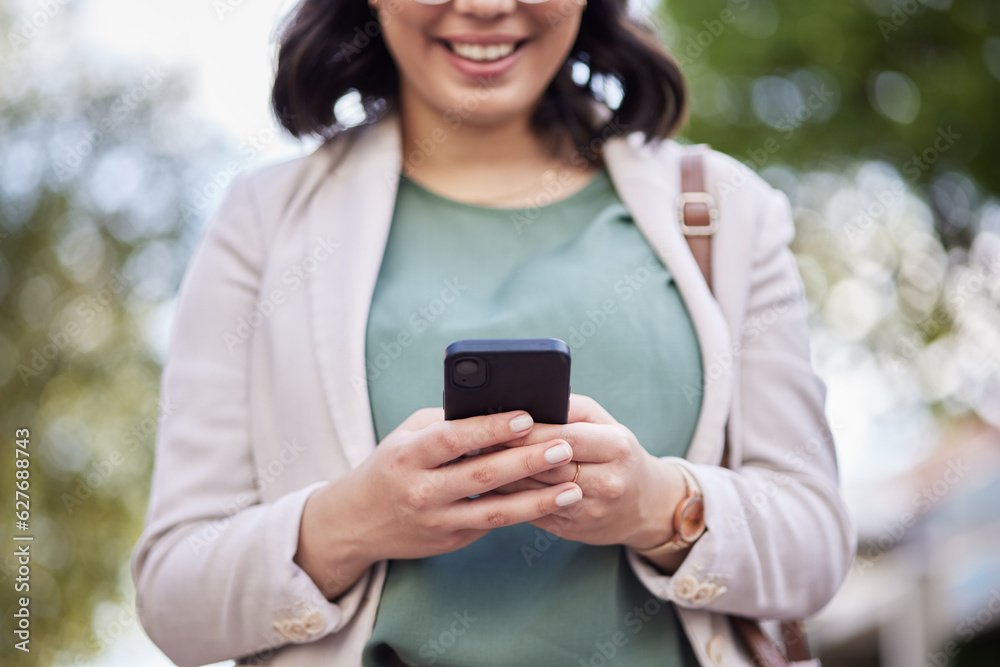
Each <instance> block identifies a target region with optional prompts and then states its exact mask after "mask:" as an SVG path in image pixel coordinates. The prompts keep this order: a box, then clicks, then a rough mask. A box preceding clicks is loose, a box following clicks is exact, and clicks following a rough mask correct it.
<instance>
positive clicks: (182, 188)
mask: <svg viewBox="0 0 1000 667" xmlns="http://www.w3.org/2000/svg"><path fill="white" fill-rule="evenodd" d="M66 11H70V10H69V9H66ZM12 27H13V22H12V20H11V19H10V18H9V17H6V16H4V15H3V13H2V12H0V34H2V35H4V39H3V40H0V405H2V406H3V408H2V413H0V443H2V444H0V453H2V455H0V480H2V482H0V488H3V489H5V500H4V502H5V507H6V508H5V512H6V513H7V516H5V517H4V520H3V521H0V526H2V528H0V543H2V544H3V551H2V553H0V613H2V614H3V617H4V618H5V619H6V621H5V623H4V627H5V628H7V629H8V630H5V631H4V632H3V633H2V634H0V655H3V656H4V658H3V663H4V664H5V665H13V664H25V665H48V664H85V663H86V661H87V659H88V658H90V657H92V656H93V655H95V654H97V653H99V652H100V651H101V650H102V649H103V648H104V647H106V646H108V645H110V644H111V643H112V642H113V641H114V640H115V639H117V638H118V637H119V636H121V635H122V634H124V633H126V632H130V631H134V630H135V628H136V627H137V620H136V615H135V612H134V603H133V600H132V599H131V595H130V593H128V591H129V589H130V586H131V583H130V575H129V570H128V557H129V554H130V552H131V549H132V546H133V545H134V543H135V540H136V539H137V538H138V535H139V533H140V531H141V529H142V523H143V519H144V514H145V508H146V503H147V500H148V496H149V478H150V470H151V466H152V450H153V441H154V434H155V431H156V424H157V419H158V413H159V412H160V408H161V406H160V405H159V403H158V394H159V376H160V361H161V360H160V359H159V358H158V355H157V353H156V351H155V349H154V346H153V345H151V343H150V341H151V340H156V339H158V338H161V337H162V336H161V331H160V329H161V328H162V323H163V321H164V316H165V314H166V313H165V311H164V310H163V309H162V308H161V305H162V304H163V303H164V302H166V301H167V300H168V299H169V298H171V297H172V296H173V294H174V292H175V291H176V289H177V286H178V283H179V278H180V275H181V272H182V270H183V267H184V265H185V263H186V261H187V257H188V255H189V254H190V251H191V247H192V245H193V243H194V241H195V237H196V236H197V233H198V228H197V227H196V226H192V225H191V224H190V223H189V222H188V221H185V220H183V219H182V217H181V215H180V213H179V211H180V206H181V204H182V203H183V202H185V201H187V199H188V196H189V195H188V193H190V192H191V191H192V190H193V186H194V185H196V184H197V183H198V182H200V181H198V180H197V178H198V177H197V175H196V174H197V172H196V170H194V169H192V165H197V164H198V160H193V159H192V158H191V155H192V154H195V153H196V152H197V151H198V149H199V148H200V149H201V151H202V159H210V158H211V157H212V156H218V154H219V153H218V151H217V150H216V148H215V141H216V140H215V139H213V138H211V136H210V135H209V134H208V133H205V132H204V128H203V127H199V126H198V124H197V123H194V122H191V119H190V115H189V113H188V112H187V111H186V110H185V109H184V106H183V105H184V103H185V101H186V99H187V97H188V95H187V92H186V90H185V88H184V86H183V85H182V84H180V83H179V79H180V78H181V77H179V76H176V75H168V74H167V73H166V72H164V71H163V70H162V68H157V67H147V66H143V67H141V68H137V69H129V67H128V66H120V69H115V70H113V71H109V70H108V69H107V67H106V64H105V63H98V62H91V61H90V60H89V59H88V58H85V57H81V56H80V54H81V53H83V50H82V49H81V48H80V45H79V44H74V42H73V39H74V37H73V35H72V34H71V33H68V32H65V23H64V24H62V25H60V24H59V23H58V22H57V21H55V20H53V21H52V22H51V23H50V24H49V25H48V26H47V27H46V28H45V29H44V31H39V35H38V36H37V37H33V39H37V40H39V41H41V40H54V41H55V42H56V43H60V42H61V44H60V46H61V47H63V48H64V50H63V51H60V50H59V49H49V50H46V49H34V50H30V47H31V46H33V45H31V44H29V45H28V46H27V47H25V48H23V49H15V48H14V46H17V45H14V46H12V42H9V41H8V40H7V38H6V36H7V35H9V34H12ZM48 44H50V45H51V42H48ZM60 54H61V55H60ZM15 71H16V74H15ZM199 132H201V133H202V135H204V136H199ZM163 407H169V406H163ZM17 429H28V430H29V431H30V444H29V445H28V448H27V450H28V452H29V457H30V458H29V459H28V460H29V461H30V468H28V470H29V474H30V477H29V482H30V487H29V489H28V494H29V496H30V519H29V521H28V524H29V528H28V530H27V531H22V530H17V529H16V526H15V524H14V521H13V516H11V515H13V510H14V506H13V503H14V498H13V496H14V480H15V452H14V447H15V431H16V430H17ZM12 533H15V534H19V535H30V536H33V537H34V540H33V541H32V542H30V543H15V542H14V541H13V540H12ZM19 544H30V550H31V561H30V580H29V582H28V583H29V584H30V590H29V591H27V592H16V591H15V586H14V584H15V579H16V577H17V576H18V575H17V571H18V563H17V560H16V559H15V557H14V548H15V546H18V545H19ZM21 596H28V597H29V598H30V606H29V611H30V622H31V625H30V631H31V637H30V644H29V646H30V648H31V653H30V654H26V653H22V652H21V651H18V650H15V649H14V647H13V644H14V641H15V636H14V634H13V633H12V632H11V631H9V629H10V628H11V627H12V626H11V624H10V622H11V619H13V614H14V612H15V610H16V609H17V608H18V598H19V597H21ZM97 608H100V609H101V613H100V614H98V615H96V616H95V614H94V611H95V609H97Z"/></svg>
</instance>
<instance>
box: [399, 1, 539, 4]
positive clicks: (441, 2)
mask: <svg viewBox="0 0 1000 667" xmlns="http://www.w3.org/2000/svg"><path fill="white" fill-rule="evenodd" d="M413 1H414V2H418V3H420V4H421V5H443V4H445V3H446V2H451V0H413ZM548 1H549V0H518V2H523V3H524V4H526V5H540V4H542V3H543V2H548Z"/></svg>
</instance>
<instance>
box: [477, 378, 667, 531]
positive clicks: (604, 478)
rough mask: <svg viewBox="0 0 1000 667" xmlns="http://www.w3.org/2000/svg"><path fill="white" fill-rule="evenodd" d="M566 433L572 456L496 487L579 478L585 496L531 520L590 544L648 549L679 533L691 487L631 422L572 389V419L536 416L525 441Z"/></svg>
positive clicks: (535, 485) (563, 436)
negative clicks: (545, 420)
mask: <svg viewBox="0 0 1000 667" xmlns="http://www.w3.org/2000/svg"><path fill="white" fill-rule="evenodd" d="M557 438H561V439H563V440H565V441H566V442H568V443H569V444H570V446H571V447H572V448H573V460H572V461H570V462H569V463H567V464H565V465H562V466H559V467H558V468H553V469H552V470H549V471H546V472H544V473H540V474H538V475H535V476H534V477H529V478H526V479H523V480H520V481H518V482H514V483H511V484H508V485H506V486H503V487H500V488H497V489H495V492H496V493H513V492H516V491H521V490H524V489H530V488H540V487H543V486H549V485H552V484H561V483H563V482H571V481H573V477H574V476H575V475H576V473H577V464H579V466H580V468H579V470H580V474H579V477H578V478H577V479H576V483H577V484H578V485H579V486H580V488H581V489H582V490H583V500H581V501H579V502H578V503H576V504H575V505H573V506H572V507H568V508H566V510H563V511H558V512H554V513H552V514H549V515H548V516H544V517H542V518H540V519H537V520H535V521H532V522H531V523H532V524H533V525H535V526H538V527H539V528H541V529H543V530H546V531H548V532H550V533H552V534H553V535H558V536H559V537H562V538H564V539H569V540H575V541H577V542H585V543H587V544H624V545H626V546H630V547H634V548H636V549H643V548H648V547H652V546H656V545H658V544H662V543H663V542H666V541H667V540H669V539H670V538H671V537H673V532H674V531H673V514H674V509H675V508H676V507H677V504H678V503H679V502H680V501H681V499H682V498H683V496H684V492H685V482H684V478H683V477H682V476H681V473H680V472H679V471H678V470H677V468H676V466H674V465H672V464H670V463H668V462H667V461H664V460H662V459H660V458H657V457H656V456H653V455H652V454H650V453H649V452H647V451H646V450H645V449H644V448H643V446H642V445H641V444H639V441H638V440H637V439H636V437H635V435H634V434H633V433H632V431H630V430H629V429H628V428H626V427H625V426H623V425H622V424H620V423H618V422H617V421H616V420H615V419H614V417H612V416H611V415H610V414H608V412H607V411H606V410H605V409H604V408H602V407H601V406H600V404H598V403H597V401H595V400H594V399H592V398H590V397H588V396H583V395H580V394H572V395H571V396H570V408H569V423H568V424H565V425H563V424H536V425H535V427H534V429H533V430H532V432H531V434H530V435H529V436H528V437H527V438H525V440H524V443H523V444H524V445H530V444H534V443H537V442H545V441H549V440H554V439H557Z"/></svg>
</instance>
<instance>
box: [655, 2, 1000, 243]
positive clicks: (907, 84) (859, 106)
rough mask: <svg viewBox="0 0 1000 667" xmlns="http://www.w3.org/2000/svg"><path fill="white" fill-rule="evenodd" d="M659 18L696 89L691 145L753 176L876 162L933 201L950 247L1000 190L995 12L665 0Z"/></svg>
mask: <svg viewBox="0 0 1000 667" xmlns="http://www.w3.org/2000/svg"><path fill="white" fill-rule="evenodd" d="M662 10H663V11H662V12H661V15H662V16H663V17H664V21H663V23H662V24H661V26H660V29H661V31H662V32H663V33H664V35H665V38H666V41H667V44H668V46H669V47H670V49H671V52H672V53H673V54H674V55H675V56H676V57H677V58H678V60H679V61H680V62H681V64H682V67H683V69H684V71H685V74H686V76H687V77H688V80H689V83H690V86H691V90H692V93H693V106H692V113H691V119H690V123H689V125H688V127H687V129H686V131H685V134H686V136H687V137H689V138H690V139H692V140H694V141H704V142H708V143H711V144H712V145H713V147H715V148H717V149H719V150H722V151H724V152H727V153H729V154H731V155H733V156H736V157H738V158H740V159H741V160H743V161H745V162H747V163H748V164H750V165H751V166H753V167H754V168H756V169H758V170H759V169H762V168H764V167H766V166H769V165H772V164H775V163H779V162H780V163H784V164H787V165H793V166H795V167H798V168H814V167H816V166H818V165H821V164H822V163H823V161H824V160H825V159H826V158H829V157H831V156H833V157H844V156H846V157H850V158H852V159H858V160H862V159H875V160H882V161H885V162H887V163H889V164H891V165H893V166H894V167H895V168H896V170H897V171H899V172H900V173H901V175H902V177H903V178H904V179H905V180H906V181H907V182H908V184H914V185H916V186H917V187H918V188H919V189H920V191H921V192H922V194H923V195H924V197H925V198H926V199H927V201H929V202H930V203H931V206H932V207H933V210H934V213H935V220H936V224H937V228H938V231H939V233H940V235H941V239H942V241H943V243H944V246H945V248H951V247H954V246H966V247H967V246H968V245H969V244H970V243H971V241H972V236H973V235H974V233H975V229H976V224H975V223H976V220H975V217H976V205H977V203H978V200H979V199H980V197H981V196H982V195H981V193H980V190H981V191H984V192H985V193H986V194H987V195H992V196H994V197H995V196H997V195H1000V169H998V168H997V155H998V154H1000V123H998V122H997V116H998V113H1000V4H998V3H997V2H995V1H994V0H954V1H952V0H849V1H848V2H840V3H836V2H834V3H831V2H824V1H822V0H706V1H705V2H678V1H675V0H666V4H664V5H663V7H662ZM956 173H957V174H958V175H960V176H959V177H956Z"/></svg>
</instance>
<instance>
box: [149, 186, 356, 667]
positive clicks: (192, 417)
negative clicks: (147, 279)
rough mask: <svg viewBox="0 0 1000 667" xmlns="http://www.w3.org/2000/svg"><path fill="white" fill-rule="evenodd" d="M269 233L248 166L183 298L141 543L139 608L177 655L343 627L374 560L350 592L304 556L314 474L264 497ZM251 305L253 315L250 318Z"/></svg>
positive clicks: (227, 654)
mask: <svg viewBox="0 0 1000 667" xmlns="http://www.w3.org/2000/svg"><path fill="white" fill-rule="evenodd" d="M265 257H266V239H265V238H264V234H263V233H262V223H261V220H260V216H259V214H258V208H257V206H256V204H255V200H254V193H253V189H252V186H251V181H250V178H249V177H240V178H238V179H236V180H235V181H234V182H233V184H232V185H231V186H230V188H229V190H228V192H227V194H226V196H225V197H224V200H223V202H222V203H221V204H220V206H219V208H218V209H217V211H216V213H215V214H214V215H213V216H212V218H211V219H210V221H209V223H208V226H207V229H206V231H205V233H204V235H203V236H202V238H201V240H200V242H199V245H198V247H197V249H196V251H195V253H194V256H193V258H192V260H191V263H190V265H189V267H188V270H187V273H186V274H185V277H184V280H183V282H182V285H181V289H180V293H179V296H178V299H177V306H176V313H175V319H174V324H173V329H172V332H171V343H170V349H169V353H168V357H167V360H166V363H165V365H164V370H163V376H162V379H161V394H162V397H161V405H167V406H170V408H171V409H170V411H169V412H168V413H164V412H162V411H161V419H160V424H159V428H158V431H157V438H156V456H155V464H154V470H153V482H152V491H151V495H150V504H149V510H148V514H147V518H146V527H145V530H144V532H143V534H142V536H141V537H140V539H139V541H138V543H137V545H136V547H135V550H134V552H133V554H132V576H133V579H134V581H135V586H136V593H137V606H138V614H139V618H140V620H141V622H142V625H143V627H144V628H145V629H146V632H147V633H148V635H149V636H150V638H151V639H152V640H153V642H154V643H155V644H156V645H157V646H159V647H160V649H161V650H163V652H164V653H165V654H166V655H167V657H169V658H170V659H171V660H173V661H174V662H175V663H177V664H178V665H181V666H182V667H183V666H184V665H201V664H205V663H210V662H216V661H219V660H223V659H230V658H239V657H241V656H245V655H248V654H252V653H260V652H265V653H266V652H270V651H273V650H274V649H275V648H277V647H278V646H280V645H282V644H286V643H289V642H307V641H315V640H316V639H318V638H320V637H322V636H324V635H327V634H330V633H332V632H336V631H337V630H339V629H340V628H342V627H344V626H345V625H346V624H347V622H348V621H349V620H350V619H351V617H352V615H353V614H354V612H355V611H356V610H357V608H358V606H359V603H360V600H361V591H363V589H364V583H365V579H366V578H367V576H368V573H366V574H365V575H364V576H362V578H361V580H359V582H357V583H356V584H355V585H354V586H353V587H352V588H351V589H349V590H348V592H346V593H345V594H343V595H342V596H341V597H340V598H338V600H337V603H336V604H335V603H333V602H330V601H328V600H326V599H325V598H324V596H323V595H322V593H321V592H320V590H319V589H318V588H317V587H316V585H315V584H314V583H313V581H312V579H311V578H310V577H309V576H308V575H307V574H306V573H305V571H303V570H302V569H301V568H299V567H298V566H297V565H296V564H295V563H294V562H293V557H294V555H295V552H296V550H297V546H298V535H299V525H300V521H301V516H302V509H303V506H304V504H305V501H306V499H307V498H308V496H309V495H310V494H311V493H312V492H313V491H315V490H316V489H317V488H318V487H319V486H320V485H321V484H322V482H321V483H318V484H314V485H311V486H308V487H305V488H302V489H299V490H297V491H294V492H291V493H288V494H287V495H285V496H282V497H281V498H279V499H278V500H276V501H275V502H269V503H263V502H261V498H260V495H259V493H258V491H257V489H256V488H255V484H254V478H255V473H256V464H255V462H254V459H253V454H252V451H251V441H250V438H251V435H250V415H249V408H248V405H249V401H248V397H249V383H250V377H249V375H250V373H249V349H250V347H251V346H250V345H246V344H244V345H232V344H231V343H232V338H230V336H231V335H232V334H233V332H234V331H235V329H236V327H237V325H238V323H239V322H241V321H251V322H252V318H250V315H251V313H252V312H253V307H254V304H255V303H256V301H257V300H258V291H259V285H260V282H261V276H262V271H263V267H264V262H265ZM248 318H250V319H248Z"/></svg>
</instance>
